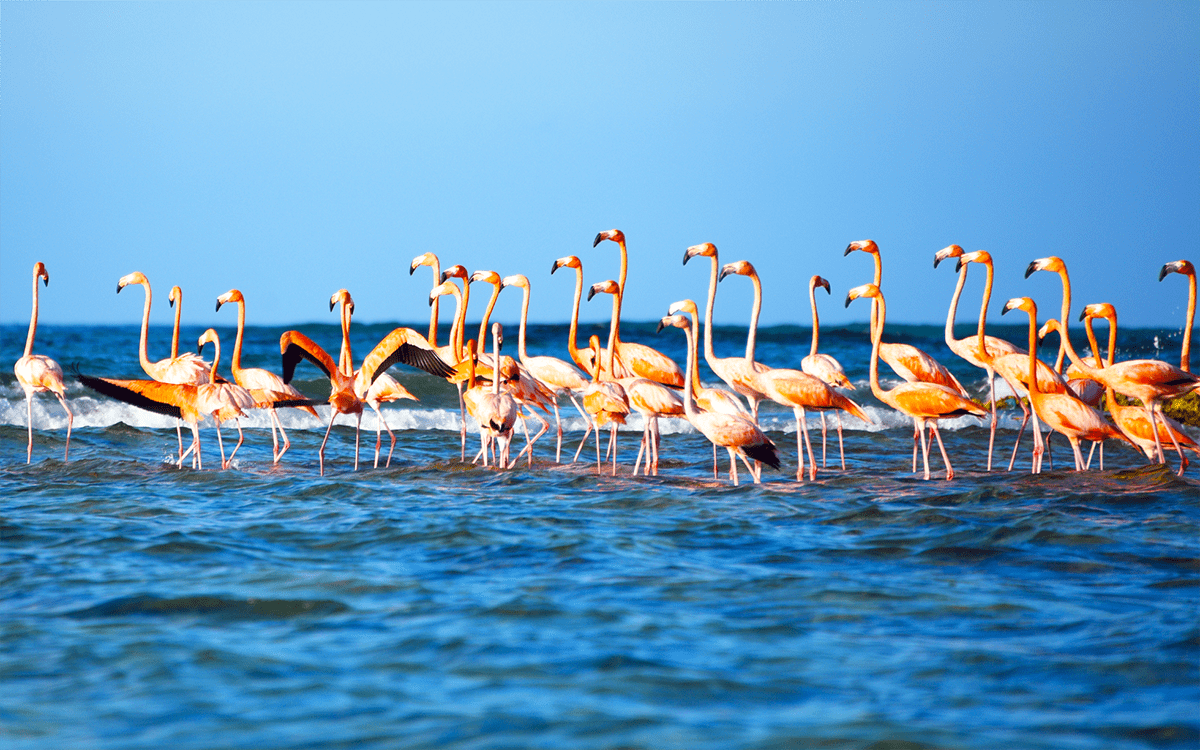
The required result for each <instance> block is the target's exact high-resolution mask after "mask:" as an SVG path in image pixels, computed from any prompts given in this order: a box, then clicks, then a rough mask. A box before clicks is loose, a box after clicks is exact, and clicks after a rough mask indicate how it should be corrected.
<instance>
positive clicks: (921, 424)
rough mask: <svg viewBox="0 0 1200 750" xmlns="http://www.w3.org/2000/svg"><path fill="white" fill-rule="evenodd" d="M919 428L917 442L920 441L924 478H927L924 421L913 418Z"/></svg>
mask: <svg viewBox="0 0 1200 750" xmlns="http://www.w3.org/2000/svg"><path fill="white" fill-rule="evenodd" d="M913 422H914V423H915V424H916V425H918V427H917V429H918V430H920V436H919V439H918V442H920V443H921V459H922V461H924V463H925V478H926V479H929V444H928V443H926V442H925V422H924V421H917V420H913Z"/></svg>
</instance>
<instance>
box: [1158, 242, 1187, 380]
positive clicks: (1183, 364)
mask: <svg viewBox="0 0 1200 750" xmlns="http://www.w3.org/2000/svg"><path fill="white" fill-rule="evenodd" d="M1169 273H1179V274H1183V275H1184V276H1187V277H1188V306H1187V318H1186V320H1185V322H1184V326H1183V348H1182V349H1181V350H1180V353H1179V369H1181V370H1183V371H1184V372H1191V371H1192V367H1191V361H1190V359H1191V348H1192V323H1193V321H1194V320H1195V319H1196V267H1195V266H1193V265H1192V264H1191V261H1186V260H1176V261H1172V262H1170V263H1167V264H1166V265H1164V266H1163V267H1162V270H1160V271H1159V272H1158V280H1159V281H1162V280H1163V279H1165V278H1166V277H1167V274H1169Z"/></svg>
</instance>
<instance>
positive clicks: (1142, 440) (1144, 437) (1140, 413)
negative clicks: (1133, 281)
mask: <svg viewBox="0 0 1200 750" xmlns="http://www.w3.org/2000/svg"><path fill="white" fill-rule="evenodd" d="M1096 318H1104V319H1105V320H1107V321H1108V359H1107V360H1105V359H1103V358H1101V356H1100V347H1099V345H1098V344H1097V343H1096V332H1095V331H1094V330H1093V329H1092V321H1093V320H1094V319H1096ZM1080 320H1082V321H1083V325H1084V329H1085V330H1086V331H1087V336H1088V343H1089V344H1090V345H1091V347H1092V360H1093V361H1095V362H1098V363H1099V364H1098V365H1097V366H1098V367H1106V366H1107V365H1109V364H1111V363H1112V361H1113V358H1114V357H1115V356H1116V352H1117V310H1116V308H1115V307H1113V306H1112V305H1110V304H1108V303H1107V302H1100V303H1097V304H1093V305H1087V306H1086V307H1084V308H1083V312H1082V313H1081V314H1080ZM1085 361H1086V360H1085ZM1105 397H1106V398H1107V400H1108V411H1109V413H1110V414H1112V418H1113V421H1114V422H1116V424H1117V427H1118V428H1120V430H1121V432H1123V433H1125V435H1126V437H1128V438H1129V439H1130V440H1131V441H1132V442H1133V444H1134V445H1136V446H1137V447H1138V448H1139V449H1140V450H1141V451H1142V453H1144V454H1145V456H1146V458H1148V459H1149V460H1151V461H1153V460H1154V457H1155V453H1154V451H1155V447H1156V446H1155V435H1154V432H1152V429H1153V430H1154V431H1156V432H1157V433H1158V436H1157V437H1158V442H1159V443H1160V444H1161V443H1162V442H1164V441H1166V440H1171V441H1173V443H1174V445H1175V446H1176V447H1177V448H1183V449H1186V450H1190V451H1193V452H1195V453H1197V454H1200V446H1197V445H1196V442H1195V441H1194V440H1192V439H1191V438H1190V437H1188V436H1187V434H1186V433H1184V431H1183V426H1182V425H1180V424H1179V423H1178V422H1176V421H1175V420H1174V419H1171V418H1170V417H1168V416H1167V415H1166V414H1160V415H1159V419H1160V420H1161V422H1160V423H1159V424H1158V425H1155V427H1153V428H1152V427H1151V425H1150V421H1149V420H1147V419H1146V410H1145V409H1142V408H1140V407H1137V406H1126V405H1124V404H1121V403H1119V402H1118V401H1117V396H1116V393H1115V392H1114V391H1113V389H1112V386H1107V387H1106V388H1105ZM1090 458H1091V457H1090V456H1089V461H1090ZM1188 463H1189V462H1188V458H1187V456H1185V455H1184V454H1183V451H1182V450H1180V451H1179V474H1180V475H1182V474H1183V472H1184V470H1185V469H1187V467H1188ZM1100 468H1101V469H1103V468H1104V454H1103V453H1101V454H1100Z"/></svg>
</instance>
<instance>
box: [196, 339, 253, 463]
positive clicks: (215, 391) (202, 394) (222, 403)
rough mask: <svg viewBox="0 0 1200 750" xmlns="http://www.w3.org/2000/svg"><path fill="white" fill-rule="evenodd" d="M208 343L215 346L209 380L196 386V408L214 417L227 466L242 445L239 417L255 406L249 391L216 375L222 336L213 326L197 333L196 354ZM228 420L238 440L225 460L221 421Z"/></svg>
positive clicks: (197, 444) (222, 458)
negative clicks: (230, 420) (235, 428)
mask: <svg viewBox="0 0 1200 750" xmlns="http://www.w3.org/2000/svg"><path fill="white" fill-rule="evenodd" d="M208 343H211V344H212V345H213V346H214V347H215V351H214V352H213V361H212V370H211V371H209V377H208V379H209V382H207V383H205V384H203V385H200V386H197V388H196V410H197V411H199V412H201V413H203V414H208V415H209V416H211V417H212V418H213V422H215V423H216V425H217V446H218V447H219V448H220V449H221V468H222V469H228V468H229V466H230V465H231V464H232V463H233V457H234V456H236V455H237V452H238V448H241V447H242V440H243V438H244V436H243V434H242V422H241V420H240V419H239V417H244V416H246V412H245V410H246V409H253V408H254V397H253V396H252V395H250V391H248V390H246V389H245V388H243V387H242V386H240V385H234V384H233V383H229V382H221V380H220V379H219V378H218V377H217V365H218V363H219V362H220V361H221V339H220V338H218V337H217V332H216V331H215V330H213V329H212V328H209V329H208V330H206V331H205V332H204V333H203V334H201V335H200V341H199V343H198V344H197V349H196V353H197V354H199V353H200V351H201V350H202V349H204V345H205V344H208ZM227 419H232V420H233V422H234V424H236V425H237V431H238V441H237V445H235V446H233V452H232V453H230V454H229V460H226V459H225V443H224V442H223V441H222V440H221V423H222V422H224V421H225V420H227ZM195 437H196V453H197V455H199V453H200V448H199V439H200V433H199V431H197V432H196V435H195Z"/></svg>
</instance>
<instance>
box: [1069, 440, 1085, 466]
mask: <svg viewBox="0 0 1200 750" xmlns="http://www.w3.org/2000/svg"><path fill="white" fill-rule="evenodd" d="M1068 440H1070V443H1071V450H1072V452H1074V453H1075V471H1083V470H1084V468H1083V451H1082V450H1081V449H1080V448H1079V440H1078V439H1073V440H1072V439H1070V438H1068Z"/></svg>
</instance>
